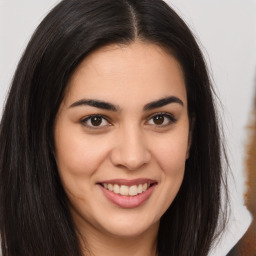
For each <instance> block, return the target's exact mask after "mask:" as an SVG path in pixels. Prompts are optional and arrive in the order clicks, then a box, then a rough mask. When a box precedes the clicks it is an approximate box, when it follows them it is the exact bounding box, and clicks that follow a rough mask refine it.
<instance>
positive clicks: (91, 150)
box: [56, 130, 107, 176]
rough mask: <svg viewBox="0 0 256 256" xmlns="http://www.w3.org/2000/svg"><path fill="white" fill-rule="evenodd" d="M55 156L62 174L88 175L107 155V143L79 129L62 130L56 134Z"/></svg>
mask: <svg viewBox="0 0 256 256" xmlns="http://www.w3.org/2000/svg"><path fill="white" fill-rule="evenodd" d="M99 145H100V146H99ZM56 149H57V150H56V158H57V164H58V168H59V172H60V173H61V174H62V175H63V174H64V173H69V174H70V175H79V176H80V175H81V176H88V175H89V176H90V175H91V174H93V172H94V171H95V170H96V169H97V167H98V166H99V165H100V163H101V162H102V161H103V160H104V158H105V156H106V155H107V145H105V144H103V143H102V141H101V140H100V139H96V140H95V138H91V137H90V136H86V135H85V134H84V133H81V131H76V132H74V131H73V132H72V134H71V133H69V132H68V130H67V131H62V133H60V134H58V136H56Z"/></svg>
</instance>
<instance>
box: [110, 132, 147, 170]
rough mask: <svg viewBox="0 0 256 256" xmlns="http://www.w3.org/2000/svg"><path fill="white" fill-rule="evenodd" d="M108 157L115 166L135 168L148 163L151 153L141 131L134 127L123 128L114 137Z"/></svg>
mask: <svg viewBox="0 0 256 256" xmlns="http://www.w3.org/2000/svg"><path fill="white" fill-rule="evenodd" d="M110 158H111V162H112V163H113V164H114V165H115V166H119V167H122V168H126V169H128V170H137V169H139V168H141V167H142V166H144V165H146V164H147V163H149V162H150V159H151V153H150V151H149V148H148V145H147V142H146V139H145V136H143V132H142V131H140V129H139V128H134V127H130V128H127V129H123V131H122V132H120V133H119V134H118V136H117V137H116V140H115V146H114V148H113V149H112V152H111V156H110Z"/></svg>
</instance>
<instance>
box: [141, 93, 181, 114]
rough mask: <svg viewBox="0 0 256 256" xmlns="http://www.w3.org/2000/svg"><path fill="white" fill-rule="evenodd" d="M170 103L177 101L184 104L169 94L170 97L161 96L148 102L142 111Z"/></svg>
mask: <svg viewBox="0 0 256 256" xmlns="http://www.w3.org/2000/svg"><path fill="white" fill-rule="evenodd" d="M171 103H178V104H180V105H181V106H184V103H183V101H182V100H181V99H179V98H177V97H175V96H171V97H167V98H162V99H159V100H156V101H153V102H150V103H148V104H146V105H145V106H144V108H143V110H144V111H147V110H152V109H154V108H160V107H163V106H165V105H168V104H171Z"/></svg>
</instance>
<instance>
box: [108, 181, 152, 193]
mask: <svg viewBox="0 0 256 256" xmlns="http://www.w3.org/2000/svg"><path fill="white" fill-rule="evenodd" d="M103 186H104V188H105V189H107V190H109V191H112V192H114V193H115V194H120V195H122V196H128V195H129V196H136V195H138V194H141V193H143V192H145V191H146V190H147V189H148V188H149V184H148V183H144V184H139V185H132V186H130V187H129V186H126V185H118V184H107V183H104V184H103Z"/></svg>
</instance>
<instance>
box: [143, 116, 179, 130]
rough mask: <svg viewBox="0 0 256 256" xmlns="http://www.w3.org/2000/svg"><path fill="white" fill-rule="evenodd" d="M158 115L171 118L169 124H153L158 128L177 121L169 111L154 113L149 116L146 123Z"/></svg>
mask: <svg viewBox="0 0 256 256" xmlns="http://www.w3.org/2000/svg"><path fill="white" fill-rule="evenodd" d="M156 116H164V117H167V118H168V119H169V121H170V122H169V123H168V124H163V125H161V124H160V125H157V124H151V125H154V126H156V127H158V128H163V127H166V126H170V125H172V124H174V123H176V122H177V119H176V118H175V117H174V115H173V114H171V113H168V112H157V113H154V114H152V115H150V116H149V118H148V119H147V121H146V123H148V122H149V121H150V120H151V119H152V118H154V117H156Z"/></svg>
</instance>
